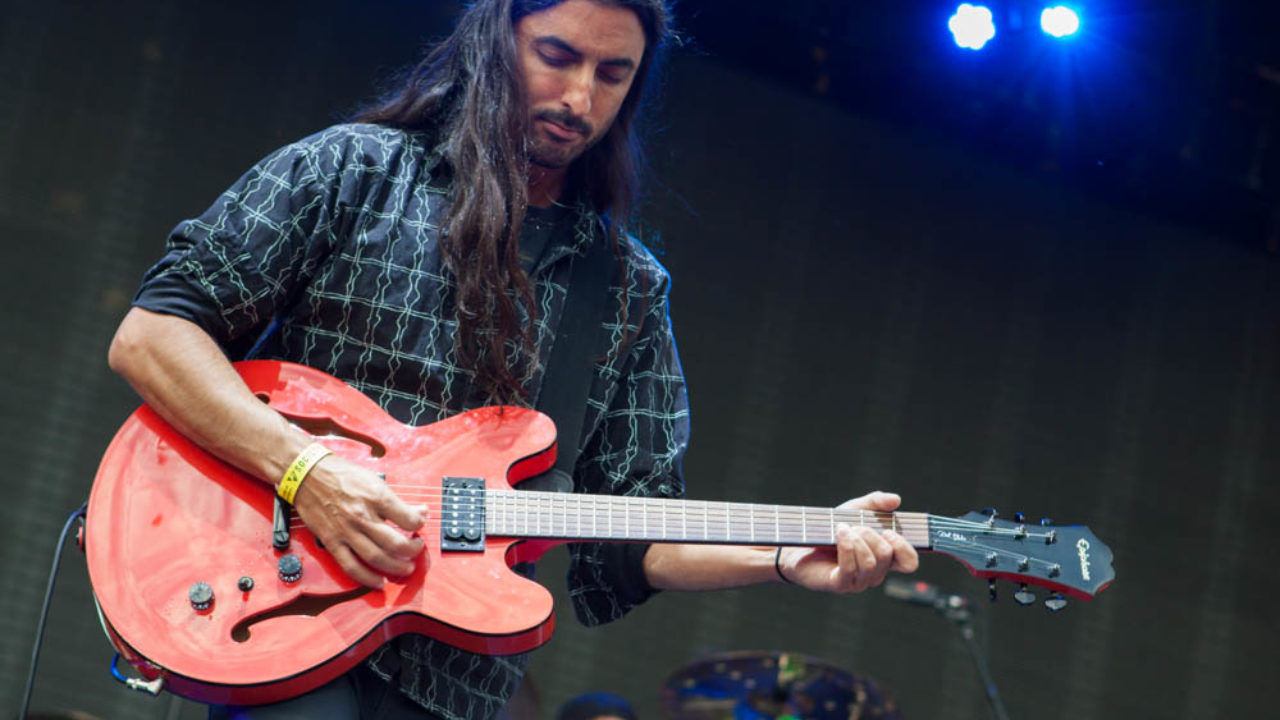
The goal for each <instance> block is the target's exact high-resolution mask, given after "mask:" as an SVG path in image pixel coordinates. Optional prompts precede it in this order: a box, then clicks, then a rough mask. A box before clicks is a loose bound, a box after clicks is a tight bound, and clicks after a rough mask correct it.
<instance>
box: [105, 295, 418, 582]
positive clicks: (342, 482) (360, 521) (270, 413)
mask: <svg viewBox="0 0 1280 720" xmlns="http://www.w3.org/2000/svg"><path fill="white" fill-rule="evenodd" d="M108 361H109V363H110V365H111V369H112V370H114V371H115V372H117V373H119V374H120V375H121V376H123V377H124V378H125V379H126V380H128V381H129V384H130V385H132V386H133V388H134V390H136V391H137V392H138V394H139V395H141V396H142V398H143V400H145V401H146V402H147V403H148V404H149V405H150V406H151V407H152V408H153V409H154V410H155V411H156V412H157V413H159V414H160V416H161V417H163V418H164V419H165V420H167V421H168V422H169V423H170V424H171V425H173V426H174V428H176V429H177V430H178V431H179V432H181V433H182V434H183V435H185V436H186V437H187V438H189V439H190V440H192V441H193V442H195V443H196V444H197V445H199V446H200V447H202V448H204V449H205V450H206V451H208V452H210V453H211V454H213V455H215V456H217V457H218V458H221V459H222V460H224V461H226V462H228V463H230V464H232V465H234V466H236V467H237V468H240V469H241V470H243V471H244V472H246V473H247V474H249V475H251V476H253V477H255V478H258V479H260V480H262V481H264V482H267V483H271V484H273V485H274V484H275V483H277V482H278V481H279V479H280V478H281V476H283V475H284V471H285V469H286V468H287V467H288V466H289V464H290V463H292V462H293V460H294V458H296V457H297V456H298V453H300V452H301V451H302V450H303V448H305V447H306V446H307V445H309V444H310V443H311V442H312V438H311V437H310V436H309V435H308V434H307V433H305V432H303V431H302V430H300V429H298V428H296V427H294V426H292V425H290V424H289V422H288V421H287V420H285V418H284V417H283V416H281V415H280V414H279V413H277V412H275V411H274V410H272V409H271V408H270V407H268V406H267V405H266V404H265V403H263V402H261V401H260V400H258V399H257V398H256V397H255V396H254V395H253V393H252V392H250V391H249V388H248V387H247V386H246V385H245V384H244V381H242V380H241V379H240V376H239V375H238V374H237V373H236V371H235V369H234V368H233V367H232V366H231V363H230V362H228V361H227V359H226V357H225V356H224V355H223V354H222V351H221V350H220V349H219V348H218V345H217V344H216V343H215V342H214V341H213V339H212V338H211V337H209V335H208V334H206V333H205V332H204V330H202V329H201V328H200V327H199V326H197V325H196V324H194V323H192V322H189V321H187V320H184V319H182V318H179V317H175V316H171V315H162V314H157V313H153V312H150V311H147V310H143V309H141V308H134V309H132V310H130V311H129V314H128V315H126V316H125V319H124V321H123V322H122V323H121V324H120V327H119V329H118V330H117V331H116V335H115V338H114V339H113V340H112V343H111V350H110V353H109V356H108ZM294 506H295V507H296V508H297V511H298V515H299V516H301V518H302V519H303V521H304V522H306V523H307V527H308V528H309V529H310V530H311V531H312V532H313V533H315V535H316V537H318V538H319V539H320V540H321V541H322V542H323V543H324V545H325V548H326V549H328V551H329V552H330V553H331V554H333V556H334V558H335V559H336V560H337V561H338V563H339V565H341V566H342V568H343V570H345V571H346V572H347V574H349V575H350V576H351V577H352V578H353V579H355V580H357V581H358V582H360V583H362V584H364V585H367V586H369V587H373V588H378V587H381V586H382V585H383V584H384V583H385V582H386V579H385V577H383V574H385V575H391V576H402V575H407V574H409V573H410V572H412V571H413V562H414V558H416V557H417V556H418V555H420V554H421V552H422V547H423V546H422V541H421V540H420V539H418V538H416V537H414V538H411V539H406V538H405V537H404V536H402V535H401V534H400V533H398V532H396V531H395V530H394V529H393V528H391V527H389V526H387V524H386V522H385V521H386V520H390V521H392V522H394V523H395V524H396V525H398V526H400V527H401V528H404V529H405V530H409V531H414V530H417V529H418V528H420V527H422V524H423V522H424V521H425V519H426V509H425V508H412V507H410V506H409V505H406V504H405V503H404V502H403V501H401V500H400V499H399V498H397V497H396V495H395V494H394V493H393V492H391V491H390V490H389V489H388V488H387V487H386V484H385V483H384V482H383V481H382V479H381V478H380V477H379V476H378V475H377V474H376V473H374V472H373V471H371V470H369V469H367V468H363V467H361V466H359V465H356V464H355V463H352V462H349V461H346V460H344V459H343V458H341V457H338V456H336V455H329V456H327V457H325V458H324V459H323V460H321V461H320V462H319V463H318V464H317V465H316V466H315V467H314V468H313V469H312V470H311V472H310V473H309V474H308V475H307V481H306V482H304V483H303V484H302V487H301V488H300V489H299V491H298V494H297V496H296V497H295V498H294ZM380 573H381V574H380Z"/></svg>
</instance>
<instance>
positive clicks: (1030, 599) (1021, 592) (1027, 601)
mask: <svg viewBox="0 0 1280 720" xmlns="http://www.w3.org/2000/svg"><path fill="white" fill-rule="evenodd" d="M1013 601H1014V602H1016V603H1018V604H1019V605H1024V606H1025V605H1031V604H1033V603H1035V601H1036V594H1035V593H1033V592H1031V591H1030V590H1028V589H1027V584H1026V583H1022V585H1021V586H1020V587H1019V588H1018V592H1016V593H1014V594H1013Z"/></svg>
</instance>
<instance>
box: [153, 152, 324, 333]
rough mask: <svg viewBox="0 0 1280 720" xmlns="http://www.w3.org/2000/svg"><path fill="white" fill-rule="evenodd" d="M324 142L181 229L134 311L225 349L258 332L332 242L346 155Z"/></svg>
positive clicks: (276, 156) (271, 164) (260, 174)
mask: <svg viewBox="0 0 1280 720" xmlns="http://www.w3.org/2000/svg"><path fill="white" fill-rule="evenodd" d="M330 133H332V131H330ZM324 138H325V134H323V133H322V134H320V135H316V136H313V137H311V138H308V139H306V140H302V141H299V142H297V143H294V144H292V145H289V146H287V147H285V148H282V149H280V150H278V151H277V152H275V153H273V154H272V155H270V156H268V157H267V158H265V159H264V160H262V161H261V162H259V163H257V164H256V165H254V166H253V168H251V169H250V170H249V171H248V172H247V173H245V174H244V175H243V176H241V177H240V179H238V180H236V182H235V183H234V184H233V185H232V186H231V187H230V188H228V189H227V190H226V191H225V192H223V193H222V195H221V196H219V197H218V199H217V201H215V202H214V203H213V205H212V206H211V207H210V208H209V209H208V210H206V211H205V212H204V214H202V215H200V216H199V217H197V218H194V219H191V220H186V221H183V222H182V223H179V224H178V226H177V227H176V228H174V230H173V232H171V233H170V234H169V237H168V240H167V242H166V252H165V255H164V257H162V258H161V259H160V261H159V262H158V263H156V264H155V265H154V266H153V267H152V268H151V269H150V270H148V271H147V273H146V275H145V276H144V278H143V282H142V286H141V288H140V289H139V290H138V293H137V295H135V296H134V300H133V304H134V305H135V306H137V307H141V308H144V309H147V310H151V311H153V312H159V313H164V314H170V315H176V316H179V317H182V318H185V319H187V320H190V321H191V322H194V323H195V324H197V325H199V326H200V327H201V328H203V329H204V330H205V332H207V333H209V335H210V336H211V337H213V338H214V340H216V341H217V342H218V343H219V345H221V346H222V347H223V349H224V350H226V349H227V348H228V347H230V346H232V345H234V344H237V343H236V341H237V340H240V339H242V338H245V336H246V335H251V334H256V333H257V332H261V331H262V329H264V328H265V327H266V325H267V324H268V323H269V322H270V321H271V319H272V317H273V316H274V315H275V313H276V312H277V310H279V309H281V308H282V307H284V306H285V305H286V304H287V303H288V302H289V300H290V299H291V298H292V297H293V296H294V293H295V291H296V289H297V288H298V287H300V286H301V285H302V284H304V283H305V282H306V280H307V278H308V277H309V275H310V274H311V273H313V272H314V271H315V269H316V267H318V265H319V264H320V263H321V262H322V261H323V259H324V258H325V256H326V255H327V253H328V252H329V250H330V249H331V247H332V246H333V244H334V242H335V238H336V233H335V226H336V225H337V223H338V221H339V220H338V218H339V215H340V212H339V207H340V206H339V203H338V202H337V198H338V194H339V188H340V187H341V184H342V183H341V181H342V165H343V163H342V156H343V153H342V152H341V149H340V148H339V147H338V144H336V143H334V142H332V141H330V142H326V141H325V140H324ZM249 339H251V337H250V338H249Z"/></svg>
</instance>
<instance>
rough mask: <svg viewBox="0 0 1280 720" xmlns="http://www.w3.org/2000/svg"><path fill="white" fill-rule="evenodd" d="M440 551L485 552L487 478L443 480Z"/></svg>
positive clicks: (452, 478)
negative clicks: (485, 483) (485, 488)
mask: <svg viewBox="0 0 1280 720" xmlns="http://www.w3.org/2000/svg"><path fill="white" fill-rule="evenodd" d="M441 484H442V491H441V502H440V549H441V550H452V551H458V552H483V551H484V479H483V478H458V477H446V478H442V483H441Z"/></svg>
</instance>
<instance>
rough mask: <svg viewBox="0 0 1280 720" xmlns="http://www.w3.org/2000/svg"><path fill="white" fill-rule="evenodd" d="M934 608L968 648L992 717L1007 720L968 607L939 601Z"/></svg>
mask: <svg viewBox="0 0 1280 720" xmlns="http://www.w3.org/2000/svg"><path fill="white" fill-rule="evenodd" d="M934 607H935V608H936V609H937V611H938V612H939V613H940V614H941V615H942V616H943V617H945V618H946V619H948V620H950V621H951V622H952V623H953V624H954V625H955V626H956V628H957V629H959V630H960V636H961V637H963V638H964V642H965V644H966V645H968V646H969V654H971V655H972V656H973V664H974V665H976V666H977V667H978V676H979V677H980V678H981V679H982V688H983V690H984V691H985V692H986V694H987V702H989V703H990V704H991V715H992V717H994V718H996V720H1009V713H1008V712H1006V711H1005V709H1004V702H1003V701H1001V700H1000V691H999V690H998V689H997V688H996V681H995V680H994V679H992V677H991V668H990V667H988V666H987V659H986V657H985V656H984V655H983V652H982V648H980V647H978V640H977V637H976V633H974V631H973V614H972V613H971V612H969V607H968V605H967V604H965V605H956V604H954V603H952V602H947V601H945V600H940V601H939V602H938V603H937V604H936V605H935V606H934Z"/></svg>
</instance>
